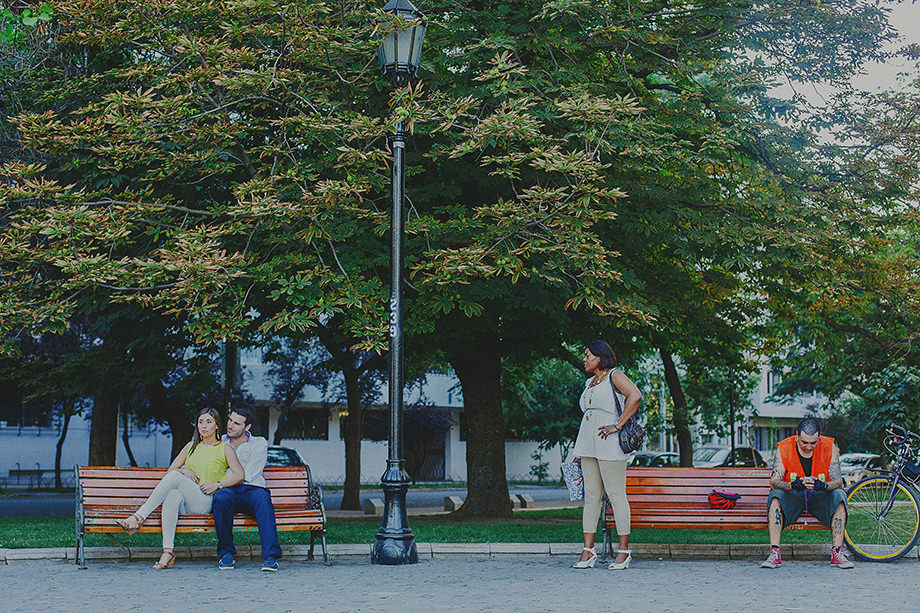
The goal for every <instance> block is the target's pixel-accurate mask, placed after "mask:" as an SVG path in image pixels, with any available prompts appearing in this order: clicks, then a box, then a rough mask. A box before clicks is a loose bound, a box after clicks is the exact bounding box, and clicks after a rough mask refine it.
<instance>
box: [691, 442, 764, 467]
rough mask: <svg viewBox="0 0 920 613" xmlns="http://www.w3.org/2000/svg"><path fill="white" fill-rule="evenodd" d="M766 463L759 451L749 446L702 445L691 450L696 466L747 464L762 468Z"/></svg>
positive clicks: (736, 465) (738, 465) (735, 465)
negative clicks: (733, 447) (733, 448)
mask: <svg viewBox="0 0 920 613" xmlns="http://www.w3.org/2000/svg"><path fill="white" fill-rule="evenodd" d="M766 465H767V463H766V462H764V459H763V457H761V455H760V452H759V451H757V450H756V449H751V448H750V447H735V453H734V454H732V448H731V447H725V446H722V445H703V446H702V447H697V448H696V449H694V450H693V466H695V467H697V468H716V467H723V466H734V467H741V466H748V467H752V468H753V467H755V466H756V467H759V468H763V467H765V466H766Z"/></svg>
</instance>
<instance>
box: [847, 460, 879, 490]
mask: <svg viewBox="0 0 920 613" xmlns="http://www.w3.org/2000/svg"><path fill="white" fill-rule="evenodd" d="M886 470H888V465H887V464H886V463H885V460H884V459H883V458H882V456H880V455H878V454H876V453H841V454H840V473H841V475H842V476H843V485H844V487H850V486H851V485H853V484H854V483H856V482H857V481H859V480H860V479H863V478H864V477H871V476H872V475H877V474H879V473H881V472H885V471H886Z"/></svg>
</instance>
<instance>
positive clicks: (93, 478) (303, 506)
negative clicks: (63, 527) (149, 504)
mask: <svg viewBox="0 0 920 613" xmlns="http://www.w3.org/2000/svg"><path fill="white" fill-rule="evenodd" d="M75 473H76V480H77V492H76V523H77V555H76V559H77V564H79V565H80V568H86V557H85V550H84V545H83V535H84V534H87V533H91V532H98V533H107V534H109V535H112V534H117V533H124V531H123V530H122V529H121V527H119V526H118V524H116V523H115V520H116V519H120V518H124V517H127V516H128V515H130V514H131V513H133V512H134V511H135V510H137V508H138V507H139V506H140V505H141V504H143V502H144V501H145V500H146V499H147V497H148V496H149V495H150V492H152V491H153V488H154V487H155V486H156V484H157V483H158V482H159V481H160V479H161V478H162V477H163V475H165V474H166V468H165V467H164V468H134V467H116V466H77V467H76V468H75ZM262 474H263V476H264V477H265V483H266V485H267V486H268V489H269V491H271V496H272V504H273V505H274V507H275V522H276V524H277V526H278V531H279V532H296V531H304V530H308V531H310V550H309V553H308V555H307V559H310V560H312V559H313V545H314V542H315V540H316V538H317V537H319V538H320V539H321V543H322V546H323V561H324V563H325V564H327V565H328V564H329V563H330V561H329V554H328V552H327V551H326V509H325V507H324V506H323V491H322V489H321V488H320V487H319V486H318V485H316V484H315V483H313V481H312V479H311V477H310V468H309V467H304V468H299V467H275V466H272V467H267V468H266V469H265V470H264V472H263V473H262ZM233 529H234V531H237V532H255V531H258V526H257V525H256V522H255V520H254V519H253V518H251V517H248V516H246V515H242V514H237V515H236V517H234V519H233ZM139 532H160V509H159V508H158V509H157V510H155V511H154V512H153V513H151V514H150V516H149V517H147V520H146V521H145V522H144V525H143V526H141V529H140V530H139ZM176 532H214V518H213V516H211V514H207V515H180V516H179V524H178V526H177V528H176Z"/></svg>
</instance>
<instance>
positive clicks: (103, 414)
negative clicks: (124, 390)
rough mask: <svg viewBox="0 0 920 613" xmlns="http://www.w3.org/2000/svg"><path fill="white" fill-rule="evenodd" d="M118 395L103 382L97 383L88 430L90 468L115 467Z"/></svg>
mask: <svg viewBox="0 0 920 613" xmlns="http://www.w3.org/2000/svg"><path fill="white" fill-rule="evenodd" d="M120 395H121V394H120V390H118V389H117V388H116V389H113V388H112V387H111V386H110V385H107V384H106V383H104V382H102V383H99V384H98V385H97V387H96V393H95V394H94V396H93V413H92V421H91V423H90V428H89V463H90V465H91V466H115V459H116V448H117V445H118V398H119V396H120Z"/></svg>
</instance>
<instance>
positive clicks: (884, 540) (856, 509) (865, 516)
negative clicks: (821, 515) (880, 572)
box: [843, 477, 920, 562]
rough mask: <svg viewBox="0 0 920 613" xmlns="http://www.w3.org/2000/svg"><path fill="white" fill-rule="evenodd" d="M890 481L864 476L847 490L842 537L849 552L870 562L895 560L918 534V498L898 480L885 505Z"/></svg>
mask: <svg viewBox="0 0 920 613" xmlns="http://www.w3.org/2000/svg"><path fill="white" fill-rule="evenodd" d="M892 484H893V481H892V480H891V479H890V478H888V477H866V478H865V479H863V480H861V481H860V482H859V483H857V484H856V485H854V486H853V487H852V488H851V489H850V491H849V493H848V494H847V525H846V530H845V531H844V535H843V536H844V539H845V540H846V543H847V547H848V548H849V549H850V551H852V552H853V554H854V555H855V556H856V557H857V558H860V559H862V560H867V561H870V562H891V561H892V560H897V559H898V558H900V557H901V556H903V555H904V554H906V553H907V552H908V551H910V548H911V547H913V545H914V543H916V541H917V537H918V536H920V501H918V499H917V494H916V493H915V492H914V489H913V488H912V487H910V486H909V485H906V484H903V483H898V486H897V488H895V490H894V500H893V503H892V504H891V505H890V508H888V509H887V511H886V510H885V509H886V507H889V504H888V501H889V497H890V496H891V495H892Z"/></svg>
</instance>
